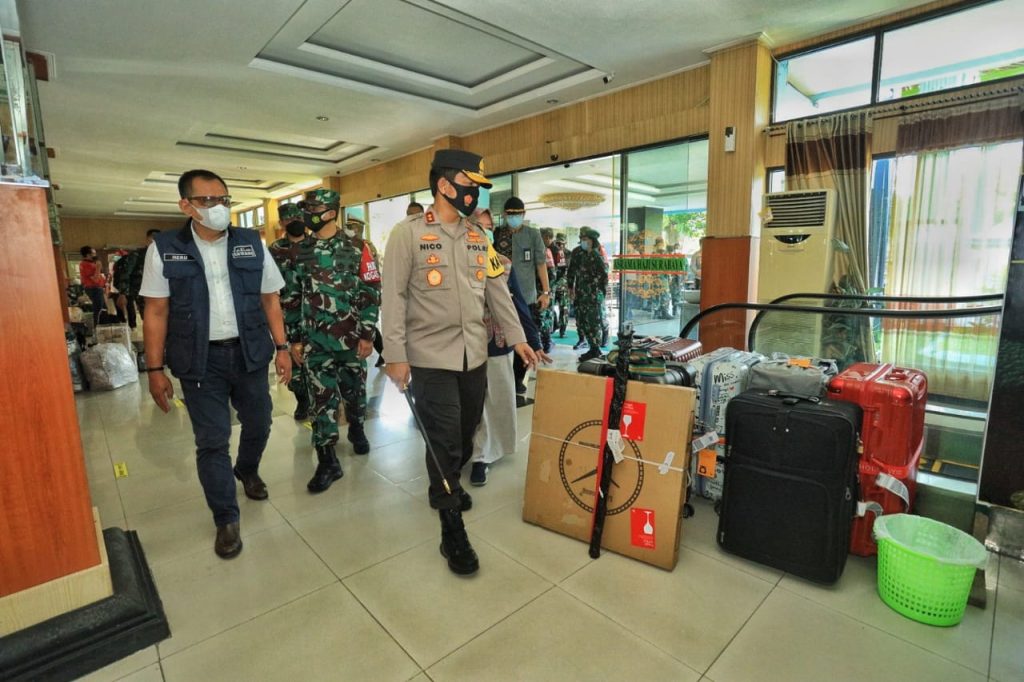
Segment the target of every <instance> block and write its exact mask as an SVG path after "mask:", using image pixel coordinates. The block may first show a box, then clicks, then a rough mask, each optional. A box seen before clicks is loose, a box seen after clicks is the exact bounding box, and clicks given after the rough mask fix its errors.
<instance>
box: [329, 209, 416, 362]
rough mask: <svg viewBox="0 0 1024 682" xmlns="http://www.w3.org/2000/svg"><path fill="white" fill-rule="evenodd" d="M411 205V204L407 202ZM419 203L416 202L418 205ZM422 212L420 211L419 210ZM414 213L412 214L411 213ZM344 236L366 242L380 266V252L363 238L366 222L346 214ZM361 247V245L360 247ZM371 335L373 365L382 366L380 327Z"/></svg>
mask: <svg viewBox="0 0 1024 682" xmlns="http://www.w3.org/2000/svg"><path fill="white" fill-rule="evenodd" d="M409 205H410V206H412V204H409ZM418 205H419V204H417V206H418ZM420 212H421V213H422V211H420ZM413 215H414V214H413ZM343 231H344V232H345V236H346V237H348V238H349V239H351V240H353V241H354V242H356V244H357V245H358V244H366V246H367V248H369V249H370V255H371V256H373V260H374V261H376V262H377V265H378V267H379V266H380V254H379V253H378V251H377V247H376V246H374V245H373V242H371V241H370V240H369V239H366V238H365V234H366V223H364V222H363V221H362V220H360V219H359V218H356V217H355V216H347V217H346V218H345V227H344V229H343ZM360 248H362V247H360ZM373 332H374V335H373V349H374V350H375V351H377V364H376V365H374V366H375V367H383V366H384V337H383V336H381V333H380V328H379V327H375V328H374V330H373Z"/></svg>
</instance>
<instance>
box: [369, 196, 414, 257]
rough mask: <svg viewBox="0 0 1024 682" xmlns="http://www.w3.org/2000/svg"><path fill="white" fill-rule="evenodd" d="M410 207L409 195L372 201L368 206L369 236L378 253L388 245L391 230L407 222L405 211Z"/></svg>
mask: <svg viewBox="0 0 1024 682" xmlns="http://www.w3.org/2000/svg"><path fill="white" fill-rule="evenodd" d="M408 207H409V195H408V194H399V195H398V196H397V197H391V198H390V199H381V200H380V201H371V202H370V203H369V204H367V209H368V210H369V214H370V220H369V221H367V226H366V228H367V230H368V232H367V234H368V235H369V239H370V241H371V242H373V245H374V246H376V247H377V250H378V251H383V250H384V247H385V245H386V244H387V243H388V236H389V235H390V234H391V229H392V228H393V227H394V226H395V225H397V224H398V223H400V222H401V221H403V220H405V209H407V208H408Z"/></svg>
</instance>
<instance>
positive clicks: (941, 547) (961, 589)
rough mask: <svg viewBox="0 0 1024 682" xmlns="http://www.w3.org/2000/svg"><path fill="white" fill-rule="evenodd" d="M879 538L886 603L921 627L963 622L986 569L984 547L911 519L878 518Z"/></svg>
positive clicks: (949, 528)
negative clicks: (976, 579)
mask: <svg viewBox="0 0 1024 682" xmlns="http://www.w3.org/2000/svg"><path fill="white" fill-rule="evenodd" d="M874 534H875V540H877V542H878V595H879V596H880V597H881V598H882V601H884V602H885V603H886V604H888V605H889V606H890V607H892V608H893V609H894V610H896V611H897V612H899V613H902V614H903V615H904V616H906V617H907V618H912V619H914V620H916V621H920V622H921V623H927V624H929V625H941V626H950V625H956V624H957V623H959V622H960V620H961V619H962V618H963V617H964V609H965V608H966V606H967V597H969V596H970V593H971V584H972V583H973V582H974V572H975V570H977V569H978V568H984V567H985V562H986V560H987V558H988V555H987V552H986V551H985V547H984V546H983V545H982V544H981V543H980V542H978V541H977V540H975V539H974V538H972V537H971V536H970V535H968V534H967V533H964V532H962V531H959V530H957V529H956V528H953V527H952V526H949V525H946V524H945V523H941V522H939V521H935V520H933V519H926V518H924V517H923V516H911V515H910V514H887V515H885V516H880V517H878V518H877V519H875V526H874Z"/></svg>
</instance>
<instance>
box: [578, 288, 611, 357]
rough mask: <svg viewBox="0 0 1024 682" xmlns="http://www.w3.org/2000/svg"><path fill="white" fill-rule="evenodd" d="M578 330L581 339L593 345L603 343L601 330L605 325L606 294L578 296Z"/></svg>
mask: <svg viewBox="0 0 1024 682" xmlns="http://www.w3.org/2000/svg"><path fill="white" fill-rule="evenodd" d="M575 307H576V330H577V331H578V332H579V334H580V338H581V339H586V340H587V341H588V342H590V345H591V347H593V348H598V347H600V345H601V330H602V328H603V326H604V319H603V316H604V294H598V295H597V296H596V297H594V296H576V303H575Z"/></svg>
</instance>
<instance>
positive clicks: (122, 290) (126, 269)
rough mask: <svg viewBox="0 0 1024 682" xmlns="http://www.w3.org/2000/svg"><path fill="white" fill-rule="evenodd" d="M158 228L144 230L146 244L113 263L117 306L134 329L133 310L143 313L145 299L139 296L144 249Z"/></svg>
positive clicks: (140, 314) (144, 258) (144, 259)
mask: <svg viewBox="0 0 1024 682" xmlns="http://www.w3.org/2000/svg"><path fill="white" fill-rule="evenodd" d="M158 234H160V230H147V231H146V245H145V246H142V247H140V248H138V249H132V250H131V251H129V252H128V253H126V254H125V255H123V256H121V258H119V259H118V260H117V262H116V263H114V288H115V289H117V292H118V294H117V307H118V308H119V309H120V310H122V311H123V312H124V313H125V316H126V317H127V318H128V326H129V327H131V328H132V329H135V326H136V322H135V312H136V310H138V313H139V317H142V316H143V315H144V314H145V308H146V299H144V298H143V297H142V296H139V289H141V288H142V269H143V266H144V265H145V264H146V250H147V249H148V248H149V245H150V244H152V243H153V237H155V236H156V235H158Z"/></svg>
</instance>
